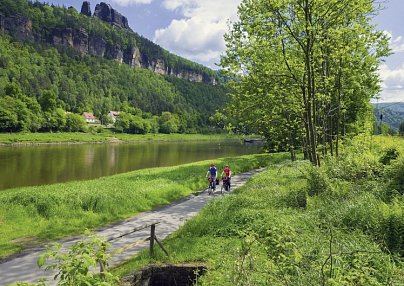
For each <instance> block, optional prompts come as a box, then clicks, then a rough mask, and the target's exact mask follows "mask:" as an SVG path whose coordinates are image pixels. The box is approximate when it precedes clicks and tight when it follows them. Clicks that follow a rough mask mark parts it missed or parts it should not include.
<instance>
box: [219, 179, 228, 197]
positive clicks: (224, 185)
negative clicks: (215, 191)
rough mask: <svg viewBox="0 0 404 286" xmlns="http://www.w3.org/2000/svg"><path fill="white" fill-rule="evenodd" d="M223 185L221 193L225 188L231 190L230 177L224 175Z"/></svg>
mask: <svg viewBox="0 0 404 286" xmlns="http://www.w3.org/2000/svg"><path fill="white" fill-rule="evenodd" d="M222 182H223V183H222V187H221V188H220V193H221V194H223V190H225V191H226V192H230V177H222Z"/></svg>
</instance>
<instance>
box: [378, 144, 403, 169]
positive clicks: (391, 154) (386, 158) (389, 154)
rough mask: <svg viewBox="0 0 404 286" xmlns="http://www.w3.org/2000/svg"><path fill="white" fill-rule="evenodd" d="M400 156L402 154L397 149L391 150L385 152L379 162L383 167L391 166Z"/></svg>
mask: <svg viewBox="0 0 404 286" xmlns="http://www.w3.org/2000/svg"><path fill="white" fill-rule="evenodd" d="M399 155H400V153H398V151H397V149H396V148H389V149H387V150H385V152H384V154H383V155H382V156H381V157H380V160H379V161H380V163H382V164H383V165H390V164H391V161H392V160H395V159H397V158H398V156H399Z"/></svg>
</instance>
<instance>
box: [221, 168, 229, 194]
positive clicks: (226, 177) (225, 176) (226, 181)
mask: <svg viewBox="0 0 404 286" xmlns="http://www.w3.org/2000/svg"><path fill="white" fill-rule="evenodd" d="M221 177H222V180H223V186H222V188H223V187H224V189H225V190H226V191H230V179H231V170H230V167H229V165H226V166H224V169H223V171H222V174H221ZM225 184H227V186H226V185H225Z"/></svg>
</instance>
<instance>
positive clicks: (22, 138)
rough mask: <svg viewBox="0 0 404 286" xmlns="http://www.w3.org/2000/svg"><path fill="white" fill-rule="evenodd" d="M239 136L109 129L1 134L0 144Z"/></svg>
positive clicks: (182, 139)
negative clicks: (142, 132) (122, 131)
mask: <svg viewBox="0 0 404 286" xmlns="http://www.w3.org/2000/svg"><path fill="white" fill-rule="evenodd" d="M240 138H241V137H240V136H238V135H227V134H211V135H202V134H144V135H143V134H126V133H114V132H112V131H110V130H107V129H101V132H99V133H97V132H93V133H91V132H89V133H82V132H54V133H29V132H26V133H24V132H21V133H0V144H4V145H11V144H43V143H87V142H88V143H103V142H144V141H196V140H226V139H233V140H240Z"/></svg>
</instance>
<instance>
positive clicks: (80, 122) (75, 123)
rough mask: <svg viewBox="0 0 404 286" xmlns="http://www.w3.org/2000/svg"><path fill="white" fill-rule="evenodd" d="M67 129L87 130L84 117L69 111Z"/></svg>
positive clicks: (75, 130) (72, 130)
mask: <svg viewBox="0 0 404 286" xmlns="http://www.w3.org/2000/svg"><path fill="white" fill-rule="evenodd" d="M65 130H66V131H67V132H84V131H85V130H86V121H85V119H84V117H83V116H81V115H79V114H75V113H67V114H66V127H65Z"/></svg>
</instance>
